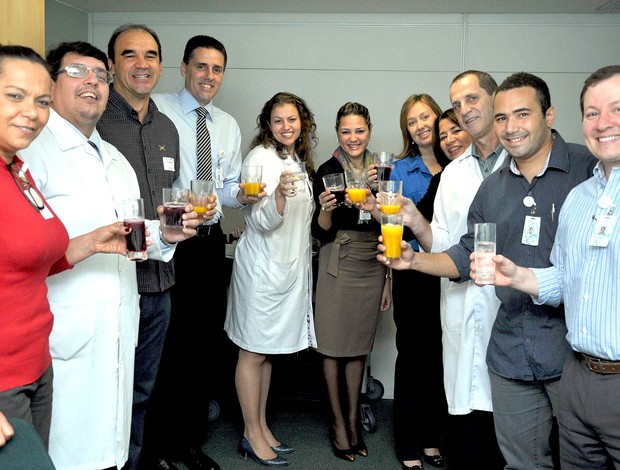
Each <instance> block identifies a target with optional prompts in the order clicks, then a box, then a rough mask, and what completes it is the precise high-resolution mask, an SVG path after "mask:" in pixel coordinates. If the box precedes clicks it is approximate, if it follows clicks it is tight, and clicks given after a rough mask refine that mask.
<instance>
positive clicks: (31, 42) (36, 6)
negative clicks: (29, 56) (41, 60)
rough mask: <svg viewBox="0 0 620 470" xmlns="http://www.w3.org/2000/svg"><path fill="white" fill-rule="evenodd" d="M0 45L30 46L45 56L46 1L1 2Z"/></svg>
mask: <svg viewBox="0 0 620 470" xmlns="http://www.w3.org/2000/svg"><path fill="white" fill-rule="evenodd" d="M0 43H2V44H19V45H22V46H29V47H31V48H33V49H34V50H35V51H37V52H38V53H39V54H41V55H43V56H45V0H2V1H0Z"/></svg>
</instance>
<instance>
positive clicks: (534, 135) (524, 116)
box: [495, 86, 555, 159]
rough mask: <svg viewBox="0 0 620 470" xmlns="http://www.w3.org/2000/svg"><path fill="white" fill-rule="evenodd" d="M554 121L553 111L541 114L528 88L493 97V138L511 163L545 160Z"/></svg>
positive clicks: (512, 90) (534, 91) (532, 90)
mask: <svg viewBox="0 0 620 470" xmlns="http://www.w3.org/2000/svg"><path fill="white" fill-rule="evenodd" d="M554 118H555V111H554V109H553V107H551V108H549V109H548V110H547V112H546V113H543V112H542V109H541V107H540V102H539V101H538V99H537V98H536V90H535V89H534V88H532V87H529V86H528V87H521V88H513V89H510V90H506V91H500V92H499V93H497V95H496V96H495V134H496V135H497V138H498V139H499V141H500V142H501V144H502V146H503V147H504V148H505V149H506V151H507V152H508V153H509V154H510V156H511V157H513V158H515V159H526V158H533V157H538V158H541V159H542V158H544V159H546V158H547V154H548V153H549V151H550V150H551V146H552V134H551V126H553V121H554Z"/></svg>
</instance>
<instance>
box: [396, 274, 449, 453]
mask: <svg viewBox="0 0 620 470" xmlns="http://www.w3.org/2000/svg"><path fill="white" fill-rule="evenodd" d="M392 277H393V279H392V281H393V282H392V297H393V303H394V323H395V324H396V349H397V352H398V355H397V357H396V365H395V373H394V440H395V445H396V454H397V456H398V459H399V460H400V461H404V460H417V459H423V456H422V449H424V448H431V447H437V448H441V447H442V445H441V443H442V437H443V430H444V426H445V419H446V417H447V414H448V405H447V403H446V394H445V390H444V386H443V361H442V345H441V318H440V314H439V295H440V290H439V289H440V284H439V278H438V277H435V276H429V275H427V274H423V273H420V272H417V271H397V270H393V271H392ZM423 304H424V305H426V306H425V307H423V306H422V305H423ZM429 305H430V307H429Z"/></svg>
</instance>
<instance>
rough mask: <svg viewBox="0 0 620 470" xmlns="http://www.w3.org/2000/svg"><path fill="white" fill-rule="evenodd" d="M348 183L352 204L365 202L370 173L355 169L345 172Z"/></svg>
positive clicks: (348, 192)
mask: <svg viewBox="0 0 620 470" xmlns="http://www.w3.org/2000/svg"><path fill="white" fill-rule="evenodd" d="M344 176H345V179H346V181H347V194H348V195H349V199H350V200H351V202H353V203H356V202H364V201H365V200H366V188H367V187H368V171H367V170H366V169H363V168H362V169H358V168H353V169H351V170H345V172H344Z"/></svg>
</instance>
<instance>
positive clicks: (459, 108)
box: [450, 75, 493, 139]
mask: <svg viewBox="0 0 620 470" xmlns="http://www.w3.org/2000/svg"><path fill="white" fill-rule="evenodd" d="M450 101H451V102H452V107H453V108H454V112H455V113H456V116H457V118H458V120H459V123H460V125H461V128H463V130H465V131H466V132H469V134H470V135H471V136H472V137H473V138H474V139H479V138H483V137H485V136H486V135H487V134H488V133H490V132H493V96H491V95H489V94H488V93H487V92H486V90H485V89H484V88H482V87H481V86H480V83H479V81H478V77H477V76H476V75H465V76H464V77H463V78H461V79H460V80H457V81H456V82H454V83H453V84H452V86H451V87H450Z"/></svg>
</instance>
